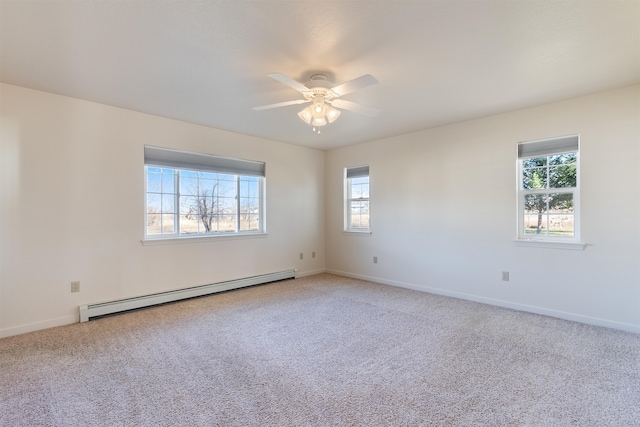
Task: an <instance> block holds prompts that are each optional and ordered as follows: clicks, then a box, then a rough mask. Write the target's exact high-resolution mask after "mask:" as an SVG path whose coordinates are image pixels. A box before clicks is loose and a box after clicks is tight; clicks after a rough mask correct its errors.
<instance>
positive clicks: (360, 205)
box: [345, 166, 370, 232]
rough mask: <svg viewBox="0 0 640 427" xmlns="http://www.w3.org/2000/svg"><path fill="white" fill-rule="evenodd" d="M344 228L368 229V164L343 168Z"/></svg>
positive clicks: (351, 229) (364, 230) (352, 229)
mask: <svg viewBox="0 0 640 427" xmlns="http://www.w3.org/2000/svg"><path fill="white" fill-rule="evenodd" d="M345 187H346V188H345V196H346V197H345V230H347V231H362V232H366V231H369V230H370V216H369V215H370V209H369V208H370V202H369V166H360V167H357V168H347V169H346V170H345Z"/></svg>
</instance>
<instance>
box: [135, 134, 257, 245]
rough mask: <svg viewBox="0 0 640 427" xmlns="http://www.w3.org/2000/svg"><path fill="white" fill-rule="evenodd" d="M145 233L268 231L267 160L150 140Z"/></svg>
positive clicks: (152, 235)
mask: <svg viewBox="0 0 640 427" xmlns="http://www.w3.org/2000/svg"><path fill="white" fill-rule="evenodd" d="M144 159H145V167H144V169H145V181H146V187H145V188H146V196H147V197H146V203H145V216H146V227H145V237H146V238H151V239H153V238H174V237H188V236H202V235H221V234H225V235H229V234H240V233H260V232H264V203H263V200H264V181H265V178H264V176H265V166H264V163H261V162H253V161H246V160H238V159H229V158H225V157H216V156H211V155H208V154H198V153H189V152H184V151H177V150H169V149H166V148H159V147H151V146H145V148H144Z"/></svg>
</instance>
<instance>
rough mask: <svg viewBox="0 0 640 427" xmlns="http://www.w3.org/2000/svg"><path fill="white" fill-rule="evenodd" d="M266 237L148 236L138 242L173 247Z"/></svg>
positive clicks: (254, 233)
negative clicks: (184, 244) (185, 244)
mask: <svg viewBox="0 0 640 427" xmlns="http://www.w3.org/2000/svg"><path fill="white" fill-rule="evenodd" d="M267 236H268V233H266V232H259V231H251V232H250V231H245V232H240V233H234V234H206V235H193V234H191V235H188V236H183V237H175V236H172V237H161V236H160V237H155V236H148V237H145V238H144V239H142V240H141V241H140V242H141V243H142V245H143V246H160V245H174V244H182V243H206V242H220V241H224V240H239V239H261V238H265V237H267Z"/></svg>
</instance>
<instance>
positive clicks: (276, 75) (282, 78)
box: [267, 73, 309, 93]
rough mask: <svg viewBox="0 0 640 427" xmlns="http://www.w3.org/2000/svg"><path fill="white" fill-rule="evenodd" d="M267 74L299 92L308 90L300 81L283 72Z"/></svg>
mask: <svg viewBox="0 0 640 427" xmlns="http://www.w3.org/2000/svg"><path fill="white" fill-rule="evenodd" d="M267 76H269V77H271V78H272V79H274V80H277V81H279V82H280V83H284V84H286V85H287V86H289V87H292V88H294V89H295V90H297V91H298V92H301V93H307V92H309V88H308V87H306V86H305V85H303V84H302V83H300V82H297V81H295V80H293V79H292V78H291V77H289V76H285V75H284V74H280V73H271V74H267Z"/></svg>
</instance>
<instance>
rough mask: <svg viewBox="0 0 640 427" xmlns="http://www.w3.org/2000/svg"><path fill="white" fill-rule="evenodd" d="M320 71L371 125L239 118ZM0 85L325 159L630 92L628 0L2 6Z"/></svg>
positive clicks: (637, 64) (636, 58) (279, 112)
mask: <svg viewBox="0 0 640 427" xmlns="http://www.w3.org/2000/svg"><path fill="white" fill-rule="evenodd" d="M319 71H322V72H325V73H327V74H328V75H329V77H330V78H331V79H332V81H334V82H335V83H342V82H345V81H348V80H351V79H353V78H356V77H359V76H361V75H363V74H372V75H374V76H375V77H376V78H377V79H378V80H379V81H380V84H379V85H376V86H371V87H369V88H366V89H363V90H361V91H358V92H354V93H352V94H349V95H346V96H345V99H348V100H350V101H354V102H359V103H361V104H365V105H370V106H374V107H378V108H380V109H381V110H382V112H381V113H380V115H379V116H378V117H376V118H371V117H367V116H363V115H360V114H356V113H353V112H350V111H344V112H343V113H342V115H341V117H340V118H339V119H338V120H337V121H336V122H335V123H333V124H331V125H328V126H326V127H324V128H323V132H322V134H321V135H316V134H314V133H313V132H312V131H311V130H310V128H309V126H308V125H306V124H305V123H303V122H302V121H301V120H300V119H298V117H297V115H296V113H297V112H298V111H299V110H300V109H301V108H302V106H298V105H293V106H287V107H282V108H279V109H272V110H264V111H253V110H252V109H251V107H254V106H259V105H264V104H271V103H277V102H282V101H289V100H294V99H298V98H300V97H301V95H300V94H299V93H298V92H296V91H295V90H293V89H291V88H290V87H288V86H285V85H283V84H282V83H279V82H277V81H275V80H273V79H270V78H269V77H267V73H274V72H277V73H283V74H286V75H288V76H290V77H292V78H294V79H297V80H299V81H302V82H304V81H306V80H308V77H309V76H310V75H311V74H313V73H315V72H319ZM0 78H1V80H2V81H3V82H5V83H9V84H14V85H18V86H24V87H28V88H33V89H39V90H44V91H48V92H53V93H57V94H62V95H67V96H72V97H76V98H81V99H86V100H90V101H95V102H100V103H104V104H108V105H114V106H118V107H123V108H128V109H131V110H136V111H142V112H146V113H151V114H156V115H160V116H164V117H170V118H175V119H179V120H184V121H188V122H193V123H198V124H203V125H207V126H213V127H216V128H220V129H226V130H231V131H235V132H240V133H243V134H249V135H256V136H260V137H264V138H269V139H273V140H278V141H284V142H289V143H292V144H298V145H302V146H307V147H314V148H318V149H329V148H334V147H338V146H343V145H350V144H355V143H359V142H364V141H370V140H375V139H380V138H384V137H388V136H393V135H398V134H403V133H408V132H413V131H418V130H421V129H426V128H429V127H434V126H438V125H442V124H447V123H453V122H457V121H462V120H468V119H473V118H478V117H483V116H487V115H491V114H496V113H500V112H504V111H509V110H514V109H518V108H524V107H528V106H532V105H538V104H542V103H546V102H552V101H556V100H560V99H565V98H569V97H574V96H580V95H584V94H587V93H592V92H597V91H601V90H607V89H612V88H616V87H622V86H627V85H632V84H637V83H640V0H619V1H609V0H601V1H589V0H578V1H556V0H539V1H494V0H477V1H471V0H468V1H458V0H448V1H404V0H395V1H391V0H389V1H371V0H363V1H343V0H339V1H304V0H298V1H284V0H271V1H243V0H229V1H181V0H177V1H144V2H143V1H133V0H131V1H117V2H116V1H110V0H109V1H107V0H94V1H89V0H83V1H73V0H64V1H55V0H46V1H42V0H31V1H13V0H12V1H7V0H0Z"/></svg>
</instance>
